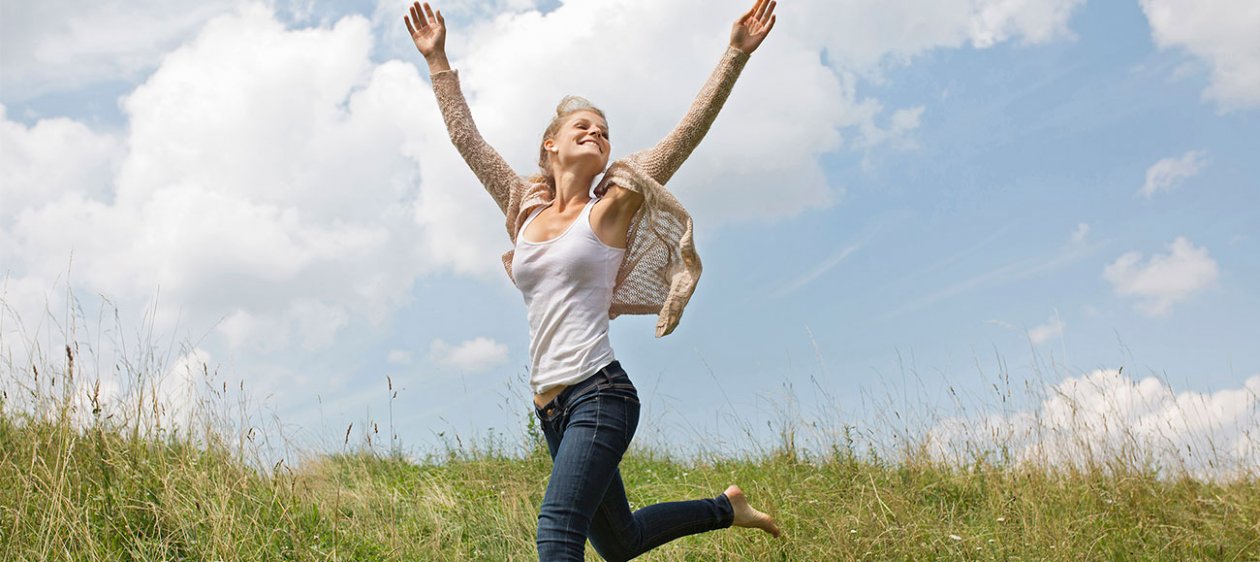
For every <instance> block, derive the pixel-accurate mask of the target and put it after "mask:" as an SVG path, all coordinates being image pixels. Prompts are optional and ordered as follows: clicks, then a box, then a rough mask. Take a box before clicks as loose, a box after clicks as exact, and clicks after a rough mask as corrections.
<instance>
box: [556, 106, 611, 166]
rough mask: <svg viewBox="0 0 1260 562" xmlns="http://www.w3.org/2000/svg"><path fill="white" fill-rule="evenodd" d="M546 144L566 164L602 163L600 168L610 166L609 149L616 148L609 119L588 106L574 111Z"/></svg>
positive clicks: (591, 164)
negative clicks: (609, 126)
mask: <svg viewBox="0 0 1260 562" xmlns="http://www.w3.org/2000/svg"><path fill="white" fill-rule="evenodd" d="M546 144H547V146H546V148H547V150H550V151H551V153H552V162H555V163H559V164H560V166H562V167H569V166H575V165H576V166H579V167H586V166H591V167H598V170H596V171H597V172H599V171H603V170H604V168H605V167H607V166H608V153H609V152H610V151H611V150H612V143H611V142H609V140H608V122H607V121H605V120H604V118H603V117H600V116H599V114H598V113H595V112H594V111H586V110H582V111H576V112H574V113H573V114H572V115H570V116H569V117H568V119H566V120H565V122H564V125H561V127H560V130H559V131H557V132H556V135H555V137H553V138H550V139H547V141H546Z"/></svg>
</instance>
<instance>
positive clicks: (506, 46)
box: [376, 0, 1081, 229]
mask: <svg viewBox="0 0 1260 562" xmlns="http://www.w3.org/2000/svg"><path fill="white" fill-rule="evenodd" d="M1080 3H1081V2H1080V0H1032V1H1028V0H1019V1H1012V0H988V1H982V2H973V1H971V0H965V1H964V0H956V1H951V2H939V1H937V0H930V1H929V0H903V1H898V2H881V3H870V2H856V1H850V2H835V1H833V0H810V1H805V2H801V3H794V4H792V5H791V6H789V5H786V4H785V5H782V6H780V7H779V10H778V14H779V19H780V21H779V23H778V26H777V27H776V30H775V33H774V35H773V36H772V37H770V38H769V39H768V40H767V42H766V44H765V45H763V46H762V48H761V50H759V51H758V52H757V53H756V54H755V55H754V56H753V59H752V61H751V62H750V63H749V66H748V68H747V69H746V70H745V72H744V75H743V76H742V77H741V78H740V82H739V84H738V85H737V86H736V88H735V92H734V94H733V95H732V97H731V100H730V101H729V103H728V104H727V106H726V108H725V109H724V110H723V113H722V116H721V117H719V118H718V120H717V122H716V124H715V126H714V128H713V130H712V131H711V132H710V134H709V136H708V137H707V138H706V140H705V141H704V143H703V144H702V145H701V147H700V149H699V150H698V151H697V152H696V154H695V155H694V156H693V157H692V158H691V159H690V160H689V161H688V163H687V165H686V166H684V167H683V168H682V170H681V172H680V174H679V175H678V176H677V177H676V178H675V179H674V180H673V182H672V184H671V188H673V189H674V191H675V192H677V193H678V194H679V196H680V197H681V198H682V199H683V201H684V203H691V204H690V207H691V208H692V210H693V211H694V212H695V213H696V215H697V222H698V223H700V222H703V223H706V224H715V223H720V222H726V221H738V220H747V219H757V220H765V219H777V218H783V217H789V216H793V215H795V214H797V213H799V212H801V211H803V210H806V209H810V208H819V207H825V206H827V205H830V204H832V203H833V202H835V201H836V200H837V199H838V198H840V197H841V196H842V195H843V190H842V188H841V187H840V186H836V185H828V183H827V180H826V177H825V174H824V173H823V172H822V168H821V165H820V163H819V158H820V156H822V155H823V154H827V153H830V152H834V151H835V150H836V149H838V148H840V147H841V146H842V145H843V144H845V143H847V144H848V145H849V146H851V147H854V148H859V149H863V150H869V149H871V148H873V147H876V146H893V147H913V146H914V141H913V139H912V136H911V135H913V132H914V131H915V130H916V129H917V128H918V126H919V123H920V122H921V118H922V113H923V111H924V108H923V106H921V105H912V106H909V107H902V108H887V109H886V108H885V107H884V105H883V104H882V103H881V102H880V101H879V100H877V99H874V98H870V97H862V96H861V95H860V94H859V92H858V82H859V76H871V75H873V74H877V69H878V67H880V66H881V65H882V64H883V63H885V62H888V61H897V62H900V61H904V60H907V59H908V58H909V57H910V56H912V55H915V54H918V53H922V52H924V51H927V50H930V49H934V48H940V47H957V46H961V45H964V44H968V43H970V44H972V45H976V46H978V47H986V46H990V45H993V44H995V43H998V42H1001V41H1005V40H1009V39H1020V40H1023V41H1026V42H1040V41H1045V40H1049V39H1051V38H1054V37H1058V36H1062V35H1065V34H1066V21H1067V17H1068V16H1069V15H1070V14H1071V12H1072V10H1073V9H1074V7H1075V6H1076V5H1078V4H1080ZM461 6H462V5H461ZM503 7H504V8H510V10H509V11H507V12H503V13H500V14H499V15H498V17H497V18H494V19H491V20H481V21H479V22H477V23H476V24H474V25H472V26H471V27H460V26H458V25H452V28H451V30H450V37H449V40H448V51H449V52H450V54H451V56H452V57H454V59H453V64H454V65H455V66H456V67H457V68H459V69H460V72H461V76H462V78H463V84H464V87H465V92H466V94H468V96H469V98H470V100H471V103H472V106H473V113H474V115H475V116H476V117H477V118H478V121H479V124H480V125H481V129H482V131H483V133H485V134H486V136H487V138H488V139H489V140H490V142H491V143H492V144H494V145H495V146H496V147H497V148H499V150H501V151H502V152H503V153H504V154H505V156H506V157H507V159H508V161H509V162H511V163H513V164H514V165H515V167H517V168H518V169H519V170H521V171H526V172H527V171H529V170H530V169H531V166H532V163H533V161H534V159H535V158H536V150H537V149H536V148H535V146H536V143H537V142H538V139H537V137H538V135H539V134H540V132H541V129H542V127H543V125H544V123H545V117H546V116H547V115H549V114H550V113H551V111H552V109H553V107H554V105H555V103H556V101H557V100H559V99H560V97H562V96H563V95H564V94H567V93H576V94H580V95H584V96H586V97H588V98H590V99H592V100H594V101H595V102H596V103H597V104H599V105H601V106H602V107H603V108H604V109H605V110H606V111H607V112H608V114H609V118H610V124H611V125H612V129H613V138H614V155H618V154H626V153H628V152H631V151H634V150H637V149H640V148H643V147H646V146H650V145H651V144H653V143H655V142H656V141H657V140H658V139H659V137H660V136H661V135H663V134H664V133H665V132H666V131H668V130H669V128H671V127H672V126H673V125H674V124H675V123H676V122H677V120H678V118H679V117H680V116H681V115H682V114H683V112H684V111H685V110H686V108H687V106H688V104H689V103H690V101H691V99H692V96H694V95H695V92H696V90H697V89H698V88H699V86H700V84H701V83H702V82H703V80H704V78H705V77H706V76H707V75H708V73H709V71H710V70H711V69H712V67H713V65H714V63H715V62H716V60H717V57H718V55H719V54H720V52H721V49H722V47H723V46H724V45H725V43H726V41H727V34H728V33H729V28H730V22H731V21H734V19H735V17H736V16H737V15H738V10H739V7H738V6H735V5H728V6H727V7H726V8H725V9H723V10H718V11H716V12H715V11H714V9H713V5H712V4H710V3H708V2H703V1H701V0H646V1H644V0H637V1H631V0H615V1H611V0H601V1H576V0H575V1H571V2H565V3H562V4H560V5H559V6H558V7H556V8H555V9H554V10H552V11H550V12H548V13H546V14H542V13H540V12H539V11H537V10H534V9H530V7H529V4H528V3H521V2H509V3H508V5H504V6H503ZM452 10H455V11H461V10H462V11H465V12H467V11H469V10H468V9H467V8H466V7H465V8H461V9H460V10H456V9H455V8H452ZM474 11H475V10H474ZM400 14H401V11H400V10H399V9H398V7H397V6H396V5H395V4H394V3H393V2H381V3H378V8H377V11H376V21H377V22H378V24H379V25H382V26H384V29H383V31H382V32H381V35H382V36H383V37H388V38H389V41H391V44H393V43H401V44H406V43H407V38H406V36H405V33H402V32H401V31H400V30H401V29H402V25H401V24H400V23H399V22H398V21H397V20H398V17H399V16H400ZM387 16H388V17H387ZM630 29H633V31H632V32H630V31H629V30H630ZM623 30H624V31H623ZM681 37H686V38H688V40H686V41H680V40H679V38H681ZM631 39H632V40H631ZM663 45H668V46H669V47H668V48H666V47H660V46H663ZM654 46H657V47H654ZM407 48H408V49H407V50H408V51H410V52H409V54H408V56H410V57H412V60H419V56H418V55H417V54H415V53H414V50H413V49H411V48H410V45H407ZM824 50H825V51H826V55H827V57H828V58H829V60H830V61H831V63H832V64H831V66H830V67H828V66H824V65H823V64H822V62H821V61H820V57H819V54H820V51H824ZM663 86H665V87H663ZM752 131H755V134H753V133H752ZM846 136H848V137H851V139H848V140H847V141H846V139H845V138H844V137H846ZM450 174H452V175H451V179H458V178H463V177H465V176H467V173H466V172H461V171H458V170H455V171H451V172H450ZM443 177H444V178H445V176H443ZM443 183H444V184H445V183H448V182H443ZM771 183H772V184H774V185H776V186H777V187H776V193H775V197H773V198H769V199H767V198H765V197H761V196H760V195H761V194H762V193H763V189H764V186H765V185H767V184H771ZM460 187H461V189H460V190H458V191H455V190H452V191H451V192H443V193H441V195H443V198H441V199H440V200H439V199H438V195H439V194H438V193H432V194H426V195H425V197H430V196H432V197H434V203H435V204H434V205H431V206H430V207H429V209H430V212H429V213H427V214H426V215H425V220H426V221H430V224H434V225H435V226H436V225H443V226H442V227H441V228H444V227H445V222H449V221H454V220H456V219H454V218H452V215H451V213H449V212H447V211H448V210H452V209H456V208H468V207H469V206H480V205H484V204H485V202H484V200H483V199H484V196H482V195H480V194H477V193H475V188H471V187H470V188H468V189H464V188H462V186H460ZM696 202H703V204H700V203H696ZM439 229H440V228H439Z"/></svg>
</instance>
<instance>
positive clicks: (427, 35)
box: [403, 2, 446, 59]
mask: <svg viewBox="0 0 1260 562" xmlns="http://www.w3.org/2000/svg"><path fill="white" fill-rule="evenodd" d="M410 11H411V16H410V17H408V16H405V15H404V16H403V22H405V23H406V24H407V31H408V32H409V33H411V40H412V41H414V42H415V43H416V48H417V49H419V50H420V54H422V55H424V58H426V59H427V58H430V57H432V56H433V55H435V54H439V53H445V52H446V20H445V19H443V18H442V11H441V10H438V11H437V12H434V11H433V8H432V7H430V6H429V3H428V2H425V3H424V6H421V5H420V3H419V2H415V3H413V4H412V5H411V10H410Z"/></svg>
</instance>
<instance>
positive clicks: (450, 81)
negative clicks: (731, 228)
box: [432, 47, 748, 338]
mask: <svg viewBox="0 0 1260 562" xmlns="http://www.w3.org/2000/svg"><path fill="white" fill-rule="evenodd" d="M747 62H748V55H747V54H746V53H744V52H742V51H740V50H738V49H736V48H735V47H729V48H727V50H726V53H725V54H724V55H723V56H722V60H721V61H720V62H719V63H718V66H717V68H716V69H714V71H713V73H712V74H711V75H710V76H709V79H708V81H707V82H705V84H704V87H703V88H702V89H701V90H700V94H699V95H698V96H696V99H695V101H693V102H692V104H691V108H690V109H689V110H688V111H687V114H686V115H685V116H684V117H683V119H682V121H681V122H680V123H679V124H678V125H677V126H676V127H674V129H673V130H672V131H670V133H669V134H668V135H666V136H665V138H664V139H662V140H661V141H660V142H659V143H657V145H656V146H654V147H652V148H649V149H647V150H642V151H639V152H636V153H634V154H631V155H629V156H626V157H625V158H621V159H619V160H617V161H615V162H613V163H612V164H611V165H609V167H608V170H607V171H605V173H604V176H603V179H601V180H600V182H599V183H598V184H597V185H596V187H595V194H596V195H597V196H602V195H603V194H604V193H605V192H606V191H607V190H608V187H609V186H610V185H613V184H615V185H617V186H619V187H622V188H624V189H629V190H631V191H634V192H637V193H639V194H640V195H642V196H643V205H642V206H641V207H640V209H639V211H638V212H637V213H636V214H635V216H634V217H633V218H632V219H631V221H630V229H629V230H628V231H627V236H626V253H625V258H624V260H623V261H622V263H621V266H620V268H619V269H618V271H617V277H616V285H615V286H614V288H613V298H612V305H611V306H610V307H609V309H608V316H609V318H616V317H617V316H619V315H622V314H656V315H657V321H656V337H658V338H659V337H662V336H665V335H668V334H670V333H671V332H673V331H674V328H675V327H677V326H678V321H679V319H680V318H681V317H682V313H683V308H685V307H686V306H687V302H688V301H689V300H690V299H691V295H692V293H694V292H695V290H696V282H697V281H698V280H699V279H700V270H701V266H700V256H699V255H697V254H696V246H695V241H694V240H693V237H692V223H691V215H690V214H688V213H687V210H686V209H684V208H683V206H682V204H681V203H679V202H678V199H676V198H674V196H673V194H671V193H670V192H669V191H668V190H666V189H665V183H666V182H668V181H669V179H670V178H671V177H672V176H673V175H674V173H675V172H677V171H678V168H679V167H680V166H682V163H683V161H685V160H686V159H687V157H688V156H690V155H691V152H692V151H693V150H695V148H696V145H698V144H700V140H701V139H703V138H704V135H705V133H707V132H708V130H709V127H710V126H711V125H712V124H713V120H714V119H715V118H716V117H717V114H718V111H720V110H721V108H722V104H724V103H725V102H726V98H727V96H729V95H730V92H731V88H732V87H733V86H734V85H735V79H736V78H738V77H739V73H740V71H741V70H743V68H744V64H745V63H747ZM432 79H433V91H434V93H435V94H436V95H437V101H438V107H439V108H440V109H441V111H442V118H443V120H445V122H446V129H447V132H448V133H450V136H451V142H452V143H453V144H454V145H455V148H456V149H457V150H458V151H459V154H460V156H462V157H463V158H464V161H465V162H467V163H468V167H469V168H472V171H473V173H474V174H476V176H477V179H478V180H480V181H481V184H482V185H483V186H485V188H486V191H488V192H489V193H490V196H491V197H492V198H494V201H495V203H497V204H498V205H499V209H500V210H502V211H503V213H504V214H505V215H506V216H507V222H506V226H507V232H508V237H509V238H510V239H511V240H512V244H513V246H515V244H516V237H517V235H518V234H519V233H520V230H521V226H522V225H523V224H524V222H525V220H526V219H527V218H528V217H529V216H530V213H531V212H532V211H533V210H534V209H536V208H538V207H539V206H543V205H547V204H549V203H551V201H552V199H554V198H555V193H553V188H552V187H550V186H549V185H547V184H545V183H531V182H530V181H529V180H528V179H526V178H525V177H522V176H519V175H517V174H516V172H515V171H513V170H512V168H511V167H510V166H508V164H507V161H505V160H504V159H503V157H502V156H500V155H499V153H498V152H496V151H495V150H494V149H493V148H491V147H490V145H489V144H487V143H486V141H485V139H483V138H482V137H481V133H480V132H478V131H477V126H476V124H474V123H473V119H472V114H471V112H470V111H469V109H468V102H467V101H465V99H464V94H463V92H462V91H461V90H460V85H459V74H458V71H455V70H444V71H441V72H437V73H435V74H434V75H433V78H432ZM513 251H514V250H508V251H507V252H506V253H504V254H503V267H504V269H506V270H507V274H508V277H509V278H510V279H512V282H513V283H515V282H516V279H515V278H514V277H513V276H512V254H513Z"/></svg>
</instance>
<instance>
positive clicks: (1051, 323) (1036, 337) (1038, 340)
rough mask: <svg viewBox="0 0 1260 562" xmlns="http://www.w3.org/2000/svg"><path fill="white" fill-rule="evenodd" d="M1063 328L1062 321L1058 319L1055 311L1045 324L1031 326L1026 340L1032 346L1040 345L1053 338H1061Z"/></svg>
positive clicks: (1057, 313)
mask: <svg viewBox="0 0 1260 562" xmlns="http://www.w3.org/2000/svg"><path fill="white" fill-rule="evenodd" d="M1063 328H1064V325H1063V320H1062V319H1061V318H1059V312H1058V311H1057V310H1056V311H1055V313H1054V315H1053V316H1051V317H1050V319H1049V320H1047V321H1046V323H1045V324H1041V325H1040V326H1033V327H1032V328H1030V329H1029V330H1028V340H1029V341H1031V342H1032V344H1033V345H1041V344H1043V343H1046V342H1048V341H1050V340H1052V339H1054V338H1059V337H1063Z"/></svg>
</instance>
